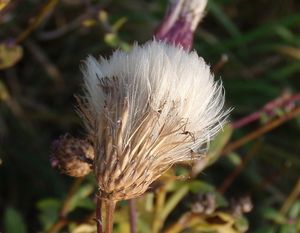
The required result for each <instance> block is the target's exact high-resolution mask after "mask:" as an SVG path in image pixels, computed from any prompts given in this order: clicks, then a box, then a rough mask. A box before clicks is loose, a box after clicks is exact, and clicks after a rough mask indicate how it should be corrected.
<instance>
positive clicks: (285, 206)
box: [280, 178, 300, 214]
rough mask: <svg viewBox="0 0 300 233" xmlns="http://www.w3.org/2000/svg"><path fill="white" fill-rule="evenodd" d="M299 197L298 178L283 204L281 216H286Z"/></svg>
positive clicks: (299, 185) (299, 186)
mask: <svg viewBox="0 0 300 233" xmlns="http://www.w3.org/2000/svg"><path fill="white" fill-rule="evenodd" d="M299 196H300V178H298V181H297V183H296V185H295V187H294V188H293V190H292V192H291V193H290V195H289V196H288V198H287V199H286V200H285V202H284V203H283V205H282V207H281V210H280V212H281V213H282V214H287V212H288V211H289V209H290V208H291V206H292V204H293V203H294V202H295V201H296V200H297V198H298V197H299Z"/></svg>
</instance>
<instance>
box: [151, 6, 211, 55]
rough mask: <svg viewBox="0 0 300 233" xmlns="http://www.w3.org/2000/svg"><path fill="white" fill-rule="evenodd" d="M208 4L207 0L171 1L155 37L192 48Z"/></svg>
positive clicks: (187, 48)
mask: <svg viewBox="0 0 300 233" xmlns="http://www.w3.org/2000/svg"><path fill="white" fill-rule="evenodd" d="M206 4H207V0H175V1H171V3H170V6H169V9H168V10H167V13H166V16H165V19H164V20H163V22H162V23H161V24H160V26H159V27H158V28H157V30H156V32H155V34H154V36H155V38H156V39H158V40H163V41H166V42H167V43H170V44H175V45H180V46H182V47H183V48H184V49H185V50H190V49H191V48H192V45H193V39H194V32H195V30H196V28H197V25H198V24H199V22H200V20H201V19H202V18H203V16H204V9H205V7H206Z"/></svg>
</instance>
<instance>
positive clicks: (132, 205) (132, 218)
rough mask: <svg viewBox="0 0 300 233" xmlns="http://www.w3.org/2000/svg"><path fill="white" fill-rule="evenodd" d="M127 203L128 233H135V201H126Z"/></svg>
mask: <svg viewBox="0 0 300 233" xmlns="http://www.w3.org/2000/svg"><path fill="white" fill-rule="evenodd" d="M128 203H129V219H130V233H137V228H136V227H137V216H136V203H135V199H131V200H129V201H128Z"/></svg>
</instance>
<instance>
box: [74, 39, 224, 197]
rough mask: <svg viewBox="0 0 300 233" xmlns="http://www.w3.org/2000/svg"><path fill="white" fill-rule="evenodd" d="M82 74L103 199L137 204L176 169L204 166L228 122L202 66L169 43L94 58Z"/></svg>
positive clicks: (84, 110)
mask: <svg viewBox="0 0 300 233" xmlns="http://www.w3.org/2000/svg"><path fill="white" fill-rule="evenodd" d="M83 73H84V83H85V95H84V96H83V97H81V100H80V101H79V105H80V114H81V115H82V116H83V118H84V123H85V125H86V127H87V130H88V135H89V138H90V139H92V140H93V145H94V147H95V148H94V150H95V164H94V172H95V175H96V178H97V181H98V185H99V189H100V191H101V196H102V198H106V199H111V200H121V199H129V198H134V197H137V196H139V195H141V194H143V193H144V192H145V191H146V189H147V188H148V186H149V185H150V184H151V183H152V182H153V181H154V180H155V179H157V178H158V177H159V176H160V175H162V174H163V172H165V171H166V170H167V169H168V168H169V167H170V166H172V165H173V164H174V163H178V162H183V161H190V160H193V159H196V158H200V154H201V153H204V152H205V149H206V145H207V143H208V142H209V141H210V140H211V139H212V137H213V136H215V134H216V133H217V132H218V131H219V130H220V128H221V127H222V124H223V123H224V120H225V117H226V115H227V112H224V111H223V110H222V108H223V104H224V94H223V88H222V86H221V84H220V83H216V82H214V79H213V76H212V74H211V73H210V67H209V66H208V65H207V64H206V63H205V62H204V60H203V59H202V58H201V57H198V55H197V53H196V52H191V53H188V52H185V51H184V50H183V49H182V48H179V47H174V46H170V45H167V44H165V43H163V42H158V41H150V42H148V43H146V44H144V45H142V46H139V45H134V46H133V48H132V50H131V51H130V52H128V53H126V52H122V51H115V52H114V53H113V55H112V56H111V57H110V58H109V59H108V60H107V59H104V58H101V59H100V60H99V61H97V60H96V59H95V58H93V57H88V59H87V60H86V62H85V67H84V68H83Z"/></svg>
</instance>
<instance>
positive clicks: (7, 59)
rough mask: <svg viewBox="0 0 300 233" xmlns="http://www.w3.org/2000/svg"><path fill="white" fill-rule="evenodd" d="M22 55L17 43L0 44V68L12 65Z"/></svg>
mask: <svg viewBox="0 0 300 233" xmlns="http://www.w3.org/2000/svg"><path fill="white" fill-rule="evenodd" d="M22 56H23V49H22V47H21V46H19V45H7V44H4V43H2V44H0V70H2V69H7V68H9V67H12V66H14V65H15V64H16V63H17V62H18V61H19V60H20V59H21V58H22Z"/></svg>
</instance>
